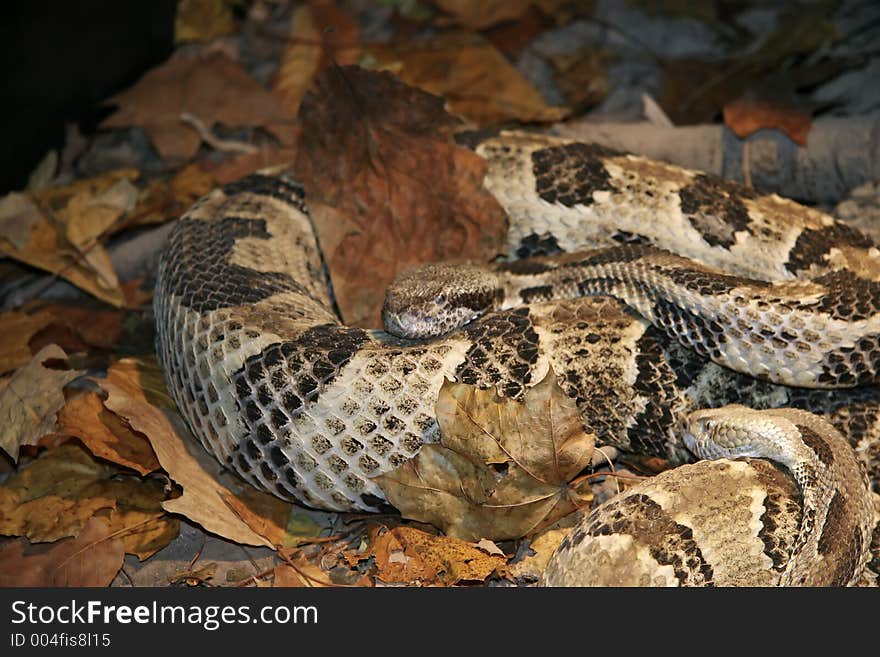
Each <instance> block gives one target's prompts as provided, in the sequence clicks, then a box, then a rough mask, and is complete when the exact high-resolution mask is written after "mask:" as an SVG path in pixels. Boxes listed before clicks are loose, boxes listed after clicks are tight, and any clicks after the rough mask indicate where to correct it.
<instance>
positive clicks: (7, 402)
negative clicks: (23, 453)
mask: <svg viewBox="0 0 880 657" xmlns="http://www.w3.org/2000/svg"><path fill="white" fill-rule="evenodd" d="M66 359H67V354H65V353H64V350H63V349H62V348H61V347H59V346H58V345H55V344H50V345H46V346H45V347H43V348H42V349H40V351H39V352H38V353H37V354H36V355H35V356H34V357H33V358H31V360H30V362H29V363H28V364H27V365H25V366H24V367H23V368H21V369H20V370H18V371H17V372H16V373H15V374H13V375H12V378H10V379H9V382H8V383H7V384H6V385H5V386H4V387H3V389H2V390H0V448H2V449H3V450H4V451H5V452H6V453H7V454H9V456H11V457H12V459H13V460H15V461H17V460H18V449H19V447H21V446H22V445H34V444H36V443H37V441H38V440H40V438H42V437H43V436H45V435H46V434H49V433H52V432H53V431H55V428H56V418H55V414H56V413H57V412H58V411H59V410H60V409H61V407H62V406H64V393H63V389H64V386H66V385H67V384H68V383H70V382H71V381H73V380H74V379H75V378H77V377H78V376H80V375H81V374H82V372H80V371H78V370H67V369H64V370H58V369H50V368H48V367H46V366H45V365H46V363H48V362H50V361H64V360H66Z"/></svg>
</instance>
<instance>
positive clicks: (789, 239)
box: [155, 134, 880, 583]
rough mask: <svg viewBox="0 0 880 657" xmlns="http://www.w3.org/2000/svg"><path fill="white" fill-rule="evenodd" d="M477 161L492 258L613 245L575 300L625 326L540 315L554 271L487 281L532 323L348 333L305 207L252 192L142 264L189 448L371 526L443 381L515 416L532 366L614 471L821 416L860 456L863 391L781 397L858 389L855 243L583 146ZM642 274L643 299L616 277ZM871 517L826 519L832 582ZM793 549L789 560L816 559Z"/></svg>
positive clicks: (421, 434)
mask: <svg viewBox="0 0 880 657" xmlns="http://www.w3.org/2000/svg"><path fill="white" fill-rule="evenodd" d="M477 152H478V153H480V154H481V155H483V156H484V157H485V158H486V159H487V162H488V167H489V168H488V173H487V176H486V179H485V181H484V185H485V187H486V188H487V189H488V190H489V191H490V192H492V193H493V194H494V195H495V196H496V198H498V200H499V201H500V202H501V204H502V206H503V207H504V208H505V210H506V211H507V213H508V216H509V219H510V230H509V251H510V255H511V256H513V257H523V256H528V255H535V254H537V255H541V254H547V253H550V254H552V253H557V252H560V251H566V252H571V251H575V250H577V249H580V248H584V247H603V246H608V245H619V244H620V243H621V242H626V243H630V244H631V246H626V247H619V246H618V248H610V249H605V250H602V251H597V252H594V254H593V255H592V256H589V257H592V258H594V261H593V262H592V265H594V266H599V267H600V268H601V269H597V270H595V271H594V274H595V275H594V276H593V277H592V279H591V281H592V282H591V283H590V284H583V285H581V286H580V287H581V289H580V290H579V292H581V293H588V294H595V293H602V294H610V295H612V296H617V297H620V298H623V299H624V300H625V301H626V302H627V303H630V304H632V306H633V307H634V308H635V309H636V310H637V311H639V312H640V313H644V316H643V317H642V318H640V317H637V316H635V315H633V314H631V313H630V312H628V311H626V310H625V309H623V308H622V307H621V306H620V305H619V304H618V303H617V302H616V301H614V300H612V299H609V298H607V297H588V298H579V299H571V300H567V301H562V302H554V303H549V302H547V303H544V302H541V301H542V300H544V299H549V298H558V296H559V294H556V293H554V290H552V289H550V290H548V287H550V288H552V287H553V286H554V285H557V286H558V285H560V282H559V281H560V280H561V279H556V282H547V281H546V280H541V279H540V276H542V275H546V274H547V273H548V272H550V270H555V269H557V267H556V266H555V265H550V264H548V263H549V262H552V261H538V262H539V265H538V266H537V267H535V266H534V265H532V269H530V265H529V264H526V263H529V262H530V261H523V264H521V265H518V264H516V263H512V264H510V265H505V266H503V268H504V267H506V269H507V270H510V271H513V272H514V273H516V274H517V275H519V276H520V279H519V282H518V283H517V286H516V287H515V288H514V289H513V290H512V291H511V292H510V294H511V295H513V296H515V297H516V301H517V302H518V303H521V304H528V305H519V307H516V308H511V309H508V310H500V311H498V312H491V313H489V314H486V315H485V316H483V317H480V318H478V319H476V320H474V321H473V322H471V323H469V324H467V325H466V326H464V327H463V328H461V329H459V330H456V331H454V332H452V333H449V334H448V335H445V336H443V337H440V338H437V339H433V340H429V341H411V340H405V339H401V338H398V337H395V336H392V335H390V334H388V333H385V332H382V331H370V330H365V329H361V328H354V327H347V326H344V325H342V324H341V323H340V322H339V319H338V317H337V316H336V315H335V313H334V312H333V297H332V290H331V287H330V285H329V281H328V278H327V274H326V271H325V268H324V266H323V262H322V257H321V252H320V249H319V245H318V243H317V241H316V238H315V235H314V231H313V229H312V226H311V223H310V220H309V217H308V212H307V209H306V206H305V203H304V198H303V193H302V190H301V188H300V187H299V186H297V185H296V184H295V183H293V182H292V181H290V180H288V179H287V178H285V177H284V176H263V175H255V176H251V177H249V178H246V179H244V180H242V181H239V182H237V183H233V184H231V185H227V186H225V187H224V188H223V189H217V190H214V191H213V192H211V193H210V194H208V195H207V196H205V197H203V198H202V199H201V200H200V201H199V202H197V203H196V205H195V206H193V208H191V209H190V211H189V212H187V214H186V215H185V216H184V217H182V218H181V220H180V221H179V222H178V225H177V226H176V227H175V229H174V231H173V233H172V235H171V237H170V241H169V244H168V246H167V248H166V250H165V252H164V253H163V256H162V259H161V261H160V269H159V275H158V281H157V287H156V297H155V311H156V319H157V328H158V331H157V334H158V338H157V347H158V354H159V358H160V362H161V363H162V366H163V368H164V370H165V373H166V378H167V381H168V384H169V388H170V389H171V391H172V394H173V396H174V397H175V400H176V402H177V404H178V406H179V407H180V409H181V411H182V412H183V414H184V416H185V417H186V420H187V422H188V424H189V425H190V427H191V429H192V430H193V433H194V434H195V435H196V436H197V437H198V438H199V440H200V441H201V442H202V444H203V445H204V446H205V448H206V449H208V450H209V451H210V452H211V453H212V454H214V456H216V457H217V458H218V459H219V460H220V461H221V462H223V463H227V464H229V465H230V466H231V467H232V468H234V469H235V470H236V471H237V472H238V473H239V474H241V476H242V477H244V478H245V479H246V480H247V481H249V482H251V483H252V484H254V485H255V486H257V487H259V488H262V489H264V490H267V491H269V492H272V493H274V494H276V495H279V496H280V497H283V498H285V499H292V500H299V501H302V502H305V503H306V504H309V505H312V506H316V507H322V508H327V509H333V510H375V509H377V508H379V506H381V505H382V503H383V502H384V499H385V498H384V495H383V493H382V490H381V489H380V488H379V487H378V486H377V485H376V484H375V482H374V481H373V479H374V477H375V476H376V475H379V474H382V473H385V472H389V471H390V470H393V469H394V468H396V467H398V466H400V465H401V464H402V463H404V462H406V461H407V460H408V459H410V458H412V457H413V456H414V455H415V454H416V453H417V452H418V451H419V449H420V447H421V446H422V445H423V444H425V443H428V442H434V441H436V440H437V439H438V428H437V422H436V419H435V417H434V411H433V408H434V402H435V401H436V398H437V394H438V391H439V388H440V386H441V384H442V382H443V380H444V379H445V378H450V379H453V380H456V381H459V382H463V383H469V384H473V385H477V386H480V387H483V388H488V387H495V388H496V389H497V390H498V392H499V394H501V395H503V396H507V397H512V398H519V397H521V396H522V395H523V394H524V392H525V391H526V390H527V389H528V388H529V387H530V386H531V385H533V384H535V383H537V382H539V381H541V380H542V379H543V377H544V375H545V374H546V373H547V371H548V369H549V368H550V367H552V368H553V371H554V372H555V374H556V375H557V379H558V381H559V383H560V385H561V386H562V387H563V389H565V390H566V392H567V393H568V394H569V395H570V396H572V397H573V398H574V399H576V401H577V403H578V405H579V407H580V409H581V410H582V414H583V419H584V424H585V426H586V427H587V428H588V429H589V430H590V431H592V432H593V433H595V434H596V436H597V437H598V439H599V440H600V441H601V442H604V443H606V444H611V445H616V446H618V447H620V448H622V449H625V450H636V451H640V452H643V453H648V454H654V455H659V456H664V457H671V458H674V459H679V460H684V458H686V455H687V450H686V449H685V445H683V443H682V437H681V434H680V432H679V431H678V426H679V424H680V423H681V422H682V421H683V420H684V418H686V417H687V416H688V414H689V413H690V412H691V411H693V410H695V409H699V408H704V407H712V406H719V405H722V404H726V403H732V402H736V403H742V404H745V405H746V406H750V407H755V408H761V407H763V408H766V407H774V406H782V405H794V406H800V407H801V408H806V409H808V410H811V411H815V412H819V413H824V414H826V416H828V417H829V419H831V421H832V422H833V423H835V425H836V426H838V428H840V429H841V430H842V431H843V433H844V434H845V435H846V436H847V438H849V440H850V442H851V443H853V444H854V446H855V447H856V448H857V449H862V451H865V450H870V449H875V447H874V442H873V437H874V433H873V432H874V423H875V420H876V418H877V413H876V412H875V408H877V405H876V403H875V402H876V399H875V397H876V393H875V392H874V390H873V389H872V388H868V389H855V390H843V391H827V390H812V391H811V390H806V389H800V388H789V387H786V386H784V385H779V384H781V383H787V384H794V385H800V386H816V387H826V386H841V387H846V386H852V385H854V384H857V383H874V382H876V379H877V373H878V372H880V347H878V335H880V319H878V315H877V309H878V308H880V288H878V287H877V285H878V284H877V283H876V281H877V280H878V279H880V253H878V252H877V250H876V249H874V248H873V247H872V245H871V244H870V242H868V240H866V239H865V238H864V237H863V236H862V235H861V234H859V233H857V232H856V231H854V230H852V229H850V228H848V227H846V226H845V225H843V224H840V223H838V222H835V221H834V220H833V219H831V218H830V217H828V216H826V215H824V214H821V213H819V212H816V211H814V210H810V209H808V208H804V207H802V206H799V205H797V204H795V203H792V202H789V201H786V200H783V199H781V198H779V197H776V196H760V195H758V194H756V193H754V192H752V191H750V190H746V189H744V188H741V187H738V186H736V185H732V184H730V183H726V182H723V181H720V180H717V179H714V178H711V177H709V176H705V175H703V174H699V173H696V172H692V171H687V170H684V169H680V168H677V167H672V166H669V165H665V164H660V163H656V162H651V161H649V160H646V159H644V158H637V157H632V156H626V155H621V154H618V153H614V152H611V151H607V150H605V149H602V148H600V147H597V146H592V145H586V144H578V143H570V142H566V141H562V140H554V139H552V138H546V137H537V136H533V135H517V134H505V135H502V136H500V137H495V138H490V139H487V140H485V141H483V142H482V143H481V144H479V145H478V146H477ZM633 243H634V244H635V245H636V246H632V244H633ZM643 245H652V246H643ZM658 248H659V249H669V250H672V251H675V252H676V253H678V254H680V255H681V256H685V257H687V258H692V259H694V260H696V261H699V262H700V263H702V265H696V264H695V263H693V262H690V261H688V260H683V259H681V258H677V257H676V256H672V255H671V254H667V253H664V252H662V251H658V250H657V249H658ZM566 258H567V260H566ZM597 258H598V261H597V260H596V259H597ZM571 260H572V257H570V256H565V257H563V258H562V262H571ZM531 262H534V261H531ZM640 267H641V268H642V273H643V274H644V273H645V272H647V273H648V274H650V276H649V278H650V280H653V281H654V282H655V283H657V281H660V283H662V284H656V285H653V287H652V286H651V285H648V284H647V282H646V281H647V280H648V279H646V278H645V277H644V276H641V277H640V275H637V276H635V277H633V275H631V273H632V272H635V271H637V270H639V268H640ZM714 268H719V269H723V270H725V272H727V273H725V274H721V273H719V272H718V271H716V269H714ZM538 270H540V271H538ZM602 272H605V273H604V274H603V273H602ZM523 276H525V277H528V276H532V277H534V278H533V279H532V283H529V282H528V279H523V278H522V277H523ZM747 279H748V280H747ZM798 280H802V281H803V282H798ZM524 281H526V282H524ZM762 281H775V282H776V283H775V284H774V285H770V284H767V283H762ZM786 281H788V282H786ZM583 282H584V281H581V283H583ZM573 285H574V286H575V287H578V281H574V283H573ZM563 296H567V295H563ZM707 309H708V310H707ZM777 319H778V320H779V321H777ZM647 320H651V321H653V322H655V323H656V325H657V326H656V327H655V326H653V325H652V324H651V323H650V322H649V321H647ZM670 335H672V336H673V337H674V338H675V339H670V337H669V336H670ZM676 340H678V341H679V342H682V343H684V344H686V345H687V346H689V347H692V348H694V349H696V350H697V351H699V352H700V353H702V354H703V355H706V356H709V357H710V358H712V359H713V360H715V361H716V362H717V363H720V364H721V365H728V366H732V367H735V368H736V367H738V368H739V369H740V370H741V371H746V372H750V373H752V374H755V375H757V376H761V377H763V378H764V379H765V380H764V381H759V380H756V379H753V378H752V377H749V376H745V375H743V374H738V373H736V372H733V371H731V370H729V369H727V368H724V367H720V366H719V365H716V364H714V363H709V362H707V361H706V360H705V359H704V358H701V357H699V356H697V355H695V354H694V353H693V352H692V351H690V350H689V349H686V348H683V347H682V346H681V344H679V342H676ZM750 344H751V346H753V347H754V349H750V348H747V347H748V345H750ZM732 345H737V346H735V347H733V346H732ZM743 345H746V346H743ZM771 353H772V354H773V356H774V358H775V364H768V363H767V359H766V358H764V355H770V354H771ZM756 354H757V355H756ZM762 354H763V355H762ZM779 363H782V364H786V363H787V364H788V365H789V367H788V371H785V368H784V367H783V368H780V367H778V364H779ZM743 364H745V366H743ZM780 372H781V373H780ZM825 426H827V425H825ZM820 433H821V432H820ZM817 458H818V457H817ZM838 460H840V459H838ZM845 472H846V473H848V474H843V475H841V474H840V473H839V472H838V473H837V474H836V475H835V476H838V477H840V476H843V477H844V478H845V479H846V478H848V479H846V486H853V487H854V488H853V490H858V487H859V486H861V487H862V488H864V487H865V484H864V478H863V476H862V475H861V474H857V473H858V468H856V469H855V470H853V469H852V468H847V469H845ZM854 473H855V474H854ZM855 478H859V481H858V482H855ZM799 481H800V480H799ZM823 490H824V491H825V492H823V493H822V494H821V495H822V497H821V501H820V502H819V503H818V504H819V510H818V511H817V510H816V509H815V508H813V507H812V506H810V505H811V504H813V503H812V502H809V503H808V502H806V500H807V496H804V500H805V507H806V506H809V508H808V509H807V511H805V513H807V512H809V513H810V514H813V515H814V516H815V518H817V520H816V521H815V522H816V523H818V524H819V530H820V534H821V530H822V529H824V527H825V525H826V524H827V523H829V522H832V521H834V517H833V516H834V513H839V512H840V511H841V510H840V509H837V510H836V511H835V512H834V513H832V512H831V511H830V510H829V508H830V507H829V504H831V502H830V501H829V495H832V496H833V493H830V494H829V493H828V492H827V490H826V489H823ZM828 490H830V489H828ZM835 490H837V489H835ZM848 490H849V489H848ZM867 495H868V491H867V490H864V495H863V496H862V498H861V499H856V498H857V497H858V496H855V497H853V496H852V495H849V496H848V499H847V500H846V505H847V506H846V509H844V511H846V512H847V513H851V514H856V515H857V516H858V518H859V520H857V521H856V522H855V525H854V526H855V527H856V529H855V530H853V531H857V532H859V537H860V538H859V541H860V547H859V550H860V554H859V556H858V558H857V559H855V560H854V561H853V563H852V564H851V567H850V572H849V574H848V575H847V577H846V578H843V579H845V580H846V581H843V579H839V580H835V581H836V582H838V583H846V582H848V581H850V579H854V578H856V577H857V576H858V573H857V572H856V571H858V570H860V566H861V564H862V563H863V562H864V560H865V558H866V557H867V547H866V546H867V545H868V544H869V543H870V540H871V537H870V535H868V532H869V528H868V526H869V525H870V524H871V523H870V522H869V521H868V519H866V518H868V516H870V510H867V511H866V510H865V509H866V508H867V506H866V503H865V502H864V500H865V499H867V498H866V497H865V496H867ZM839 504H840V503H838V506H839ZM816 514H818V515H816ZM805 524H806V523H803V522H801V523H800V525H805ZM814 524H815V523H814ZM801 529H803V527H801ZM852 533H853V532H850V535H852ZM820 534H816V532H815V531H813V534H812V535H814V536H818V535H820ZM799 535H801V536H804V535H805V534H804V533H803V532H801V534H799ZM806 540H807V539H805V538H800V539H798V541H799V542H800V544H801V548H799V549H802V550H805V551H809V555H808V556H810V557H813V556H815V553H816V552H817V550H818V548H816V547H815V544H812V547H803V545H806ZM814 543H815V542H814ZM850 543H851V541H850ZM791 570H792V569H789V571H786V572H790V571H791ZM793 581H794V580H793ZM804 581H806V580H804Z"/></svg>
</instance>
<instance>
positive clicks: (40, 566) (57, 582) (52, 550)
mask: <svg viewBox="0 0 880 657" xmlns="http://www.w3.org/2000/svg"><path fill="white" fill-rule="evenodd" d="M124 557H125V545H124V544H123V542H122V540H121V539H120V538H118V537H117V536H115V535H114V529H113V528H112V527H111V525H110V523H109V522H108V521H107V519H106V518H97V517H93V518H91V519H90V520H89V521H88V522H87V523H86V524H85V526H84V527H83V529H82V531H80V532H79V534H77V536H76V537H75V538H66V539H63V540H61V541H58V542H57V543H52V544H48V545H47V544H43V545H31V544H30V543H28V541H27V540H26V539H23V538H21V539H18V540H15V541H12V542H9V543H6V544H5V545H3V546H2V547H0V587H9V586H56V587H57V586H102V587H103V586H107V585H109V584H110V582H112V581H113V578H114V577H115V576H116V573H118V572H119V569H120V568H121V567H122V560H123V558H124Z"/></svg>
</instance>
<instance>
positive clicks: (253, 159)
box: [203, 144, 296, 185]
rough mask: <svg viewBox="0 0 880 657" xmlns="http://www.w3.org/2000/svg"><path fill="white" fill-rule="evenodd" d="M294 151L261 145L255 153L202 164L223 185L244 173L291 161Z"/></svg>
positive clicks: (241, 176)
mask: <svg viewBox="0 0 880 657" xmlns="http://www.w3.org/2000/svg"><path fill="white" fill-rule="evenodd" d="M295 155H296V151H294V150H293V148H271V147H268V146H266V145H264V144H263V145H261V146H260V148H259V150H257V152H255V153H242V154H241V155H236V156H235V157H230V158H226V159H224V160H223V161H222V162H205V163H203V166H204V167H205V169H206V170H207V171H208V172H209V173H210V174H211V175H212V176H213V177H214V179H215V180H216V181H217V184H220V185H225V184H226V183H230V182H232V181H233V180H238V179H240V178H244V177H245V176H246V175H248V174H250V173H253V172H254V171H258V170H259V169H265V168H268V167H273V166H276V165H278V164H288V163H290V162H292V161H293V159H294V157H295Z"/></svg>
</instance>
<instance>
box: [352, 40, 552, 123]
mask: <svg viewBox="0 0 880 657" xmlns="http://www.w3.org/2000/svg"><path fill="white" fill-rule="evenodd" d="M369 53H370V55H371V56H372V57H373V58H375V61H376V65H375V66H371V68H384V69H388V70H391V71H393V72H394V73H396V74H397V75H398V76H399V77H400V79H401V80H402V81H403V82H405V83H406V84H409V85H412V86H414V87H418V88H420V89H424V90H425V91H428V92H430V93H432V94H437V95H439V96H443V98H444V99H445V100H446V102H447V104H448V106H449V111H450V112H452V113H453V114H459V115H461V116H463V117H465V118H467V119H469V120H470V121H473V122H474V123H476V124H477V125H478V126H488V125H494V124H498V123H504V122H509V121H522V122H525V123H531V122H554V121H559V120H561V119H562V118H564V117H565V116H567V115H568V113H569V110H568V109H567V108H564V107H551V106H549V105H547V104H546V103H545V102H544V100H543V98H541V94H540V93H539V92H538V90H537V89H535V87H533V86H532V84H531V83H530V82H529V81H528V80H526V79H525V78H524V77H523V76H522V74H520V72H519V71H518V70H517V69H516V67H515V66H513V64H511V63H510V62H508V61H507V59H506V58H505V57H504V55H502V54H501V53H500V52H499V51H498V50H496V49H495V47H494V46H493V45H492V44H491V42H489V41H487V40H486V39H484V38H483V37H481V36H479V35H475V34H470V33H452V34H443V35H441V36H438V37H435V38H433V39H429V40H426V41H418V42H409V43H406V44H404V45H401V46H400V47H399V48H396V49H395V48H389V47H386V46H376V47H373V48H370V50H369Z"/></svg>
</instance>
